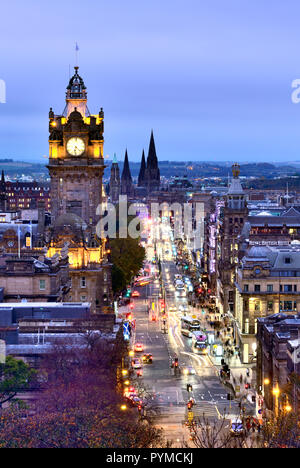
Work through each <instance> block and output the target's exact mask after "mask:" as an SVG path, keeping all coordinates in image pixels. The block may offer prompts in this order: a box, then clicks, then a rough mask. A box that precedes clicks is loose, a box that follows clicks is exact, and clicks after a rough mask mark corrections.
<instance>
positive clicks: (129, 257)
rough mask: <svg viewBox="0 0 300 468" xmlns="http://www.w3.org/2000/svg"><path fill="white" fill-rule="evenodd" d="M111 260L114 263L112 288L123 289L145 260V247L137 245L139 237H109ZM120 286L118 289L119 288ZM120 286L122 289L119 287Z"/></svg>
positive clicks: (115, 289) (116, 290)
mask: <svg viewBox="0 0 300 468" xmlns="http://www.w3.org/2000/svg"><path fill="white" fill-rule="evenodd" d="M110 250H111V261H112V263H113V265H114V271H113V278H112V279H113V289H114V291H115V292H118V291H121V290H122V289H124V287H123V285H124V280H125V286H126V285H127V284H130V283H131V281H132V279H133V278H134V276H136V275H137V274H138V272H139V271H140V269H141V268H142V266H143V262H144V260H145V249H144V247H142V246H140V245H139V239H132V238H130V237H127V238H125V239H110ZM119 288H120V289H119ZM121 288H122V289H121Z"/></svg>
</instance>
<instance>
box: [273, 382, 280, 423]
mask: <svg viewBox="0 0 300 468" xmlns="http://www.w3.org/2000/svg"><path fill="white" fill-rule="evenodd" d="M272 393H273V395H274V397H275V408H274V410H275V416H276V417H278V398H279V395H280V390H279V387H278V382H277V383H276V386H275V387H273V389H272Z"/></svg>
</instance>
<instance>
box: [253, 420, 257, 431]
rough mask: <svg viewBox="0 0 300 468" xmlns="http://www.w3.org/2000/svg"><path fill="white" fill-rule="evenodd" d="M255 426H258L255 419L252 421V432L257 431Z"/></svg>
mask: <svg viewBox="0 0 300 468" xmlns="http://www.w3.org/2000/svg"><path fill="white" fill-rule="evenodd" d="M255 428H256V424H255V422H254V421H253V422H252V432H255Z"/></svg>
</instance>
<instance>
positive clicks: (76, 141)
mask: <svg viewBox="0 0 300 468" xmlns="http://www.w3.org/2000/svg"><path fill="white" fill-rule="evenodd" d="M103 119H104V113H103V109H102V108H101V109H100V112H99V113H98V114H97V115H91V114H90V113H89V110H88V107H87V91H86V87H85V85H84V82H83V79H82V78H81V76H79V75H78V67H75V73H74V75H73V76H72V78H71V79H70V82H69V85H68V87H67V92H66V106H65V109H64V112H63V113H62V114H61V115H55V114H54V112H53V110H52V108H50V112H49V164H48V169H49V172H50V178H51V215H52V220H55V219H57V217H58V216H60V215H61V214H63V213H74V214H76V215H77V216H79V217H80V218H82V219H83V220H84V221H85V222H86V223H87V224H88V225H92V226H95V225H96V223H97V218H96V211H97V207H98V205H100V204H101V202H102V176H103V171H104V167H105V166H104V160H103V129H104V128H103Z"/></svg>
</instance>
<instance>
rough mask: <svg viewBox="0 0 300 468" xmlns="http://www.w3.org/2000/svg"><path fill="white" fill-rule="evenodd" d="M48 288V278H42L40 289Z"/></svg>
mask: <svg viewBox="0 0 300 468" xmlns="http://www.w3.org/2000/svg"><path fill="white" fill-rule="evenodd" d="M45 289H46V280H44V279H41V280H40V291H44V290H45Z"/></svg>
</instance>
